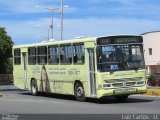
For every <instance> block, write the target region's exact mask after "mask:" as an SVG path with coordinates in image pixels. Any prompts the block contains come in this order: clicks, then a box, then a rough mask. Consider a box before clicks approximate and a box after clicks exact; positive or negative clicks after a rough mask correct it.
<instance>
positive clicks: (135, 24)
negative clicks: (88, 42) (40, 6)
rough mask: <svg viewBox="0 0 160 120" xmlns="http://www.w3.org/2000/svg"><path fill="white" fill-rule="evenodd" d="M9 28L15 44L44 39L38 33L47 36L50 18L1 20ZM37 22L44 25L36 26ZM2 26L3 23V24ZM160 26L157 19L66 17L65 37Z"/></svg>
mask: <svg viewBox="0 0 160 120" xmlns="http://www.w3.org/2000/svg"><path fill="white" fill-rule="evenodd" d="M54 21H55V30H54V36H55V38H56V39H59V38H60V37H59V36H60V33H59V32H60V30H59V28H58V27H57V26H56V25H58V24H59V23H58V22H59V19H55V20H54ZM0 23H2V24H3V26H4V27H6V28H7V31H8V33H9V35H11V37H12V38H13V40H14V42H15V44H24V43H35V42H40V41H42V39H38V38H36V36H37V35H40V36H47V29H46V28H45V27H47V26H49V23H50V18H45V19H39V20H38V21H27V22H25V21H19V22H18V24H17V23H16V22H12V21H0ZM36 24H40V25H41V26H42V27H39V28H36V26H35V25H36ZM1 26H2V25H1ZM159 28H160V24H159V21H158V20H157V21H156V20H145V19H144V20H141V21H140V20H139V19H126V18H117V19H116V18H114V19H106V18H101V19H100V18H88V19H64V38H66V39H72V38H75V37H76V36H106V35H115V34H141V33H143V32H148V31H152V30H158V29H159Z"/></svg>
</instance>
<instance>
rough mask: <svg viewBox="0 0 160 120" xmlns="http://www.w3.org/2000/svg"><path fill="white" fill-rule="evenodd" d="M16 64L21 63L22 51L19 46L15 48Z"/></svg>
mask: <svg viewBox="0 0 160 120" xmlns="http://www.w3.org/2000/svg"><path fill="white" fill-rule="evenodd" d="M14 64H15V65H20V64H21V51H20V49H19V48H17V49H14Z"/></svg>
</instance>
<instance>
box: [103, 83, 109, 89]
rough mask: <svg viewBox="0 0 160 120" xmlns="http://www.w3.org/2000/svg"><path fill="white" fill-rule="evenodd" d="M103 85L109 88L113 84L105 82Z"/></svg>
mask: <svg viewBox="0 0 160 120" xmlns="http://www.w3.org/2000/svg"><path fill="white" fill-rule="evenodd" d="M103 87H104V88H109V87H111V84H103Z"/></svg>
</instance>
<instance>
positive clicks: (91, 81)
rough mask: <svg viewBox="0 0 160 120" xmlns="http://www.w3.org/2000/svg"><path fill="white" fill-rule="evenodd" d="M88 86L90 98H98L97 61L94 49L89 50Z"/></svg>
mask: <svg viewBox="0 0 160 120" xmlns="http://www.w3.org/2000/svg"><path fill="white" fill-rule="evenodd" d="M87 53H88V68H89V70H88V72H89V77H88V84H89V94H90V96H93V97H95V96H96V79H95V59H94V57H95V56H94V48H88V49H87Z"/></svg>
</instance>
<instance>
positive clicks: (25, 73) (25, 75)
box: [22, 52, 27, 89]
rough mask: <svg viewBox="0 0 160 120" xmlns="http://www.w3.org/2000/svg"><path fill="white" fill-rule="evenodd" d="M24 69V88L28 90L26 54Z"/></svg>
mask: <svg viewBox="0 0 160 120" xmlns="http://www.w3.org/2000/svg"><path fill="white" fill-rule="evenodd" d="M22 65H23V66H22V67H23V81H24V87H25V89H27V68H26V67H27V66H26V52H23V53H22Z"/></svg>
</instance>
